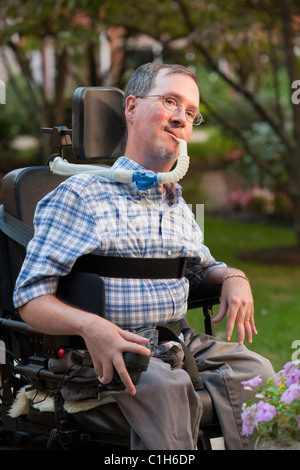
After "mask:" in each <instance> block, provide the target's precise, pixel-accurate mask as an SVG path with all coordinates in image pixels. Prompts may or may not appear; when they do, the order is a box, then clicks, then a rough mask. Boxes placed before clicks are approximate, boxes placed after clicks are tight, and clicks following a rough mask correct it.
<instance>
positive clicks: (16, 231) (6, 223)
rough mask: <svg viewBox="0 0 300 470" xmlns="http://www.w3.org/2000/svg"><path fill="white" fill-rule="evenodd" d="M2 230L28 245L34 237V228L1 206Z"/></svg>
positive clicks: (0, 226)
mask: <svg viewBox="0 0 300 470" xmlns="http://www.w3.org/2000/svg"><path fill="white" fill-rule="evenodd" d="M0 230H2V232H3V233H5V235H7V236H8V237H9V238H12V239H13V240H15V241H16V242H17V243H19V244H20V245H22V246H24V247H25V248H26V246H27V245H28V243H29V242H30V240H31V238H32V237H33V229H32V228H31V227H29V226H28V225H26V224H24V222H22V221H21V220H19V219H18V218H17V217H15V216H13V215H11V214H9V213H8V212H6V211H5V210H4V208H3V205H1V206H0Z"/></svg>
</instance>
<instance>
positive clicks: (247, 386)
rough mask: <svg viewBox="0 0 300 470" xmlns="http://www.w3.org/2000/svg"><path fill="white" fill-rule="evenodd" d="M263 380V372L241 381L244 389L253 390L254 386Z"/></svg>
mask: <svg viewBox="0 0 300 470" xmlns="http://www.w3.org/2000/svg"><path fill="white" fill-rule="evenodd" d="M261 382H262V379H261V374H260V375H257V376H256V377H254V378H253V379H250V380H245V381H244V382H241V383H242V385H243V386H244V390H251V389H252V388H254V387H257V386H258V385H259V384H260V383H261Z"/></svg>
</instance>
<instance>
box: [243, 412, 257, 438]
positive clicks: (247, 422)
mask: <svg viewBox="0 0 300 470" xmlns="http://www.w3.org/2000/svg"><path fill="white" fill-rule="evenodd" d="M256 408H257V405H256V404H254V405H252V406H248V407H247V408H245V409H244V411H243V413H242V415H241V416H242V420H243V427H242V435H243V436H250V435H251V434H252V433H253V430H254V428H255V425H256Z"/></svg>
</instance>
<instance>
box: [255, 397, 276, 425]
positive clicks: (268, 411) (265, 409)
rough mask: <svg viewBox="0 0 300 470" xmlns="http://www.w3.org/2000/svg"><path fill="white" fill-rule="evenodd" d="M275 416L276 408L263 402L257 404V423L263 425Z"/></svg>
mask: <svg viewBox="0 0 300 470" xmlns="http://www.w3.org/2000/svg"><path fill="white" fill-rule="evenodd" d="M275 416H276V408H275V406H273V405H270V404H269V403H265V402H263V401H260V402H258V404H257V412H256V420H257V422H258V423H265V422H268V421H271V420H272V419H273V418H275Z"/></svg>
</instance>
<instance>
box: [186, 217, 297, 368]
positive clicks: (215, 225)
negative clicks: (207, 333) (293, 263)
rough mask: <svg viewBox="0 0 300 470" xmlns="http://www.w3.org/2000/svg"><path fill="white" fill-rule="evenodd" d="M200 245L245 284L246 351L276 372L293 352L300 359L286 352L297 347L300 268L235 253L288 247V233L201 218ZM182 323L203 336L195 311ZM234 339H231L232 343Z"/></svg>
mask: <svg viewBox="0 0 300 470" xmlns="http://www.w3.org/2000/svg"><path fill="white" fill-rule="evenodd" d="M205 244H206V245H207V246H209V248H210V250H211V252H212V254H213V255H214V257H215V258H216V259H217V260H222V261H225V262H226V263H227V264H228V265H230V266H235V267H239V268H241V269H242V270H244V271H245V272H246V274H247V276H248V277H249V279H250V281H251V286H252V291H253V296H254V302H255V322H256V327H257V330H258V335H257V336H255V337H254V340H253V343H252V344H251V345H249V344H248V343H246V345H247V346H248V347H249V349H251V350H253V351H256V352H258V353H260V354H262V355H264V356H265V357H268V358H269V359H270V360H271V362H272V364H273V366H274V368H275V370H276V371H277V370H279V369H281V368H282V366H283V365H284V363H285V362H287V361H290V360H291V356H292V354H293V353H295V354H297V350H299V354H298V357H297V359H300V346H298V347H296V348H295V345H294V348H293V347H292V345H293V342H294V341H296V340H298V341H299V345H300V315H299V313H300V266H297V267H287V266H279V265H273V266H270V265H266V264H262V263H258V262H257V261H256V260H255V259H253V260H252V261H248V262H246V261H242V260H241V259H240V257H239V253H240V252H241V250H246V249H252V248H253V249H257V248H266V247H270V246H282V245H293V244H294V233H293V231H292V230H289V229H284V228H278V227H272V226H268V225H259V224H252V223H238V222H233V221H226V220H221V219H216V218H213V217H209V216H206V217H205ZM215 311H217V306H216V307H215ZM188 319H189V322H190V325H191V327H192V328H194V329H195V330H196V331H200V330H202V331H203V320H202V315H201V310H191V311H190V312H188ZM225 326H226V321H225V319H224V320H223V321H222V322H221V323H219V324H217V325H216V335H217V336H218V337H221V338H224V337H225ZM236 338H237V336H236V334H235V335H234V336H233V339H232V340H236Z"/></svg>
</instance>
